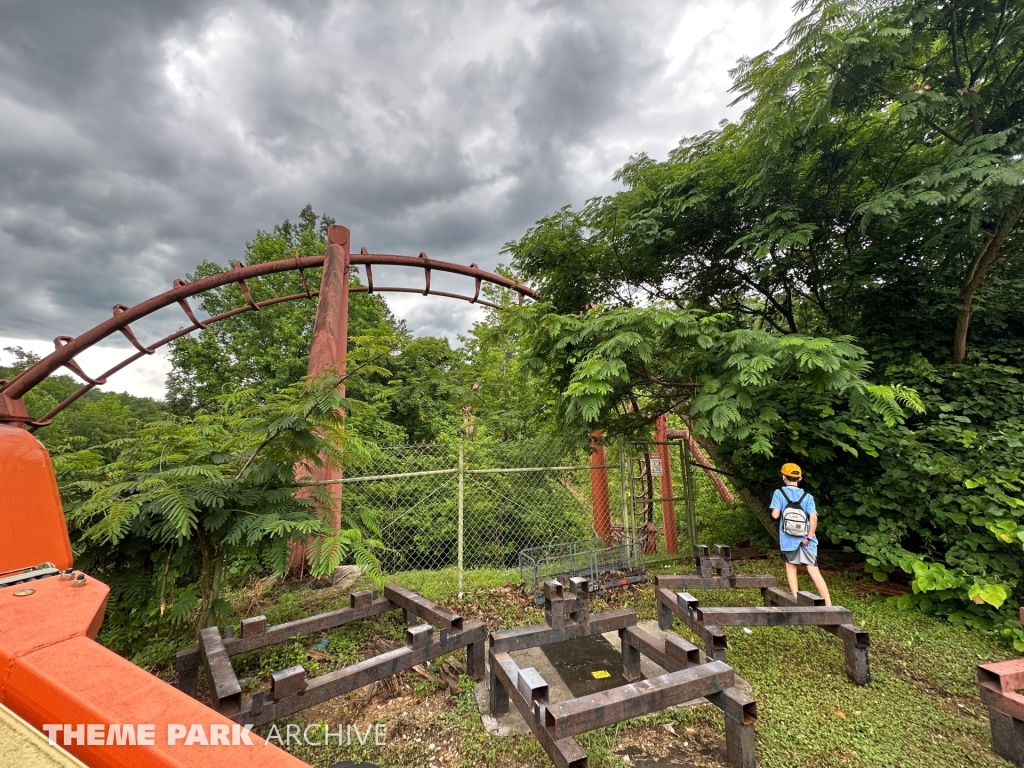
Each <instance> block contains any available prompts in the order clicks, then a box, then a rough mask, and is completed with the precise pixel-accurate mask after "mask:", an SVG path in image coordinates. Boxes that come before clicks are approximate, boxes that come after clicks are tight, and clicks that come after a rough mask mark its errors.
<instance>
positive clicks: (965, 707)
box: [234, 560, 1014, 768]
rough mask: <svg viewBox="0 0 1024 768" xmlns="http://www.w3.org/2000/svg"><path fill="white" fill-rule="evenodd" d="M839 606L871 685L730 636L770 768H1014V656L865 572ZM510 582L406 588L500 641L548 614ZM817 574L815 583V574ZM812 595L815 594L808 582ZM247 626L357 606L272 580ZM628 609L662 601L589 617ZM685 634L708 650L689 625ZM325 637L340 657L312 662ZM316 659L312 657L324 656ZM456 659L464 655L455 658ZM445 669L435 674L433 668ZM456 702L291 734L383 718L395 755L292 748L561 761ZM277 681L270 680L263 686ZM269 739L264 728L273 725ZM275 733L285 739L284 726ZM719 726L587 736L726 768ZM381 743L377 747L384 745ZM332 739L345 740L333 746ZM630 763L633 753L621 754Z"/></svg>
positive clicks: (382, 624)
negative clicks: (996, 673) (1009, 730)
mask: <svg viewBox="0 0 1024 768" xmlns="http://www.w3.org/2000/svg"><path fill="white" fill-rule="evenodd" d="M656 568H657V569H658V572H661V573H672V572H681V571H684V570H690V568H689V567H688V566H687V565H680V564H658V565H657V566H656ZM737 570H739V571H742V572H751V573H763V572H770V573H774V574H775V575H776V576H777V577H779V581H780V583H784V579H783V573H782V564H781V560H760V561H751V562H748V563H744V564H742V565H741V566H740V567H739V568H738V569H737ZM826 576H827V578H828V580H829V582H830V587H831V589H832V595H833V600H834V602H835V603H836V604H840V605H845V606H847V607H848V608H850V609H851V610H852V611H853V615H854V620H855V622H856V623H858V624H859V625H860V626H862V627H864V628H865V629H867V630H868V631H869V632H870V633H871V642H872V646H871V652H870V656H871V672H872V682H871V684H870V685H868V686H865V687H858V686H855V685H853V684H852V683H850V682H849V681H848V680H847V678H846V676H845V673H844V671H843V655H842V644H841V642H840V641H839V640H838V639H837V638H835V637H834V636H832V635H829V634H827V633H825V632H823V631H821V630H818V629H816V628H813V627H806V628H804V627H800V628H788V627H780V628H762V629H754V630H753V631H752V634H747V633H746V632H744V631H743V629H742V628H728V629H726V632H727V634H728V637H729V655H728V661H729V663H730V664H732V665H733V666H734V667H735V669H736V671H737V673H738V674H740V675H742V676H743V677H745V678H746V679H748V680H749V681H750V682H751V683H752V684H753V686H754V697H755V699H756V700H757V703H758V713H759V719H758V724H757V753H758V757H759V759H760V760H761V763H762V765H763V766H765V768H776V767H778V768H782V767H783V766H785V767H786V768H789V767H790V766H821V767H825V766H829V767H831V766H837V767H838V766H843V767H844V768H845V767H847V766H864V767H865V768H866V767H867V766H887V767H888V766H907V767H908V768H909V767H910V766H915V767H916V766H936V767H948V768H961V767H966V766H1007V765H1008V763H1005V762H1004V761H1002V760H1001V759H999V758H998V757H997V756H996V755H995V754H994V753H993V752H992V749H991V741H990V737H989V732H988V720H987V717H986V713H985V710H984V707H982V706H981V703H980V701H979V700H978V697H977V687H976V684H975V677H974V674H975V673H974V669H975V666H976V665H977V664H978V663H981V662H985V661H994V660H999V659H1004V658H1010V657H1013V656H1014V654H1013V652H1012V651H1011V650H1009V649H1008V648H1006V647H1005V646H1003V645H1001V644H999V643H998V642H997V641H996V640H995V639H993V638H991V637H988V636H986V635H983V634H981V633H977V632H972V631H969V630H965V629H962V628H957V627H954V626H952V625H949V624H946V623H944V622H940V621H936V620H933V619H930V618H928V617H926V616H923V615H921V614H918V613H913V612H904V611H901V610H899V609H897V608H896V607H895V606H894V605H893V604H892V603H891V602H889V601H888V600H887V599H886V598H884V597H881V596H879V595H875V594H871V593H870V590H871V588H872V585H873V582H870V580H869V581H858V580H857V578H856V576H854V575H846V574H835V573H834V574H826ZM509 577H510V574H509V573H508V572H499V571H474V572H470V573H467V575H466V582H465V587H464V590H465V591H464V594H463V597H462V598H461V599H460V598H459V596H458V587H457V583H456V579H455V574H454V573H452V572H444V571H442V572H430V573H407V574H400V575H398V576H397V577H395V580H396V581H398V582H399V583H401V584H403V585H404V586H406V587H409V588H412V589H416V590H419V591H420V592H421V593H422V594H423V595H424V596H426V597H428V598H430V599H433V600H437V601H438V602H441V603H443V604H444V605H446V606H447V607H449V608H450V609H452V610H455V611H459V612H461V613H462V614H463V615H464V616H466V617H467V619H482V620H485V621H487V623H488V625H489V628H490V629H492V630H493V629H500V628H505V627H510V626H517V625H523V624H530V623H537V622H539V621H541V620H542V618H541V613H540V612H539V611H538V610H537V609H536V608H535V607H534V606H533V605H532V602H530V601H529V600H527V599H526V597H525V596H524V595H523V593H522V591H521V590H520V589H519V588H517V587H514V586H512V585H511V584H509V583H508V582H509V581H510V578H509ZM804 578H805V577H804ZM804 586H805V588H807V589H811V588H812V587H811V585H810V584H809V582H807V583H806V584H805V585H804ZM696 596H697V597H698V598H699V599H700V600H701V602H702V603H704V604H706V605H731V604H747V605H757V604H759V597H760V596H759V594H758V592H757V591H756V590H753V591H746V590H744V591H725V590H720V591H707V592H698V593H696ZM234 602H235V603H236V605H237V606H238V609H239V616H244V615H254V614H257V613H265V614H266V615H267V616H268V618H269V619H270V621H271V623H277V622H280V621H286V620H289V619H293V618H297V617H300V616H303V615H308V614H310V613H315V612H319V611H323V610H329V609H331V608H334V607H340V606H342V605H344V604H346V603H347V597H346V596H345V595H342V594H340V593H336V592H335V590H333V589H327V590H316V591H314V590H309V589H304V588H296V587H286V588H282V587H280V586H271V585H270V583H269V582H268V583H266V584H264V585H262V586H256V587H254V588H252V589H250V590H247V591H246V592H243V593H239V594H237V595H235V599H234ZM626 606H628V607H632V608H634V609H635V610H636V611H637V613H638V614H639V616H640V618H641V620H643V619H653V618H655V616H656V611H655V608H656V604H655V600H654V594H653V590H652V588H651V587H650V586H647V585H638V586H636V587H625V588H622V589H621V590H618V591H617V592H615V593H614V594H611V595H609V599H608V602H605V601H604V600H601V599H596V600H595V604H594V605H593V606H592V608H591V610H592V611H598V610H603V609H607V608H608V607H626ZM676 631H677V632H679V633H680V634H681V635H683V636H686V637H689V639H690V640H691V641H694V642H696V641H697V638H695V637H693V636H692V635H690V634H689V631H688V630H687V629H686V628H685V627H684V626H683V625H682V624H681V623H679V622H678V621H677V622H676ZM403 632H404V625H402V624H401V623H400V614H398V613H392V614H388V615H387V616H384V617H381V618H380V619H378V620H375V621H367V622H357V623H356V624H353V625H350V626H348V627H343V628H340V629H338V630H334V631H332V632H329V633H326V634H323V635H318V636H313V637H308V638H303V639H302V640H300V641H297V642H296V643H294V644H292V645H289V646H283V647H278V648H276V649H266V650H265V651H262V652H255V653H252V654H248V655H246V656H242V657H237V658H236V659H235V662H236V664H235V666H236V670H237V671H238V673H239V676H240V677H242V676H250V675H251V676H253V677H254V681H253V683H252V684H251V685H252V686H253V687H255V686H257V685H259V684H261V681H265V680H266V678H267V676H268V675H269V674H270V672H273V671H276V670H278V669H282V668H284V667H287V666H290V665H291V664H297V663H300V664H303V665H304V666H305V667H306V669H307V670H308V672H309V674H310V675H317V674H323V673H324V672H327V671H329V670H331V669H333V668H336V667H338V666H342V665H344V664H351V663H352V662H354V661H357V660H358V659H361V658H364V657H365V656H368V655H372V654H374V653H377V652H379V651H377V650H374V649H373V641H374V639H375V638H378V637H381V638H388V639H391V640H394V641H401V639H402V637H403ZM324 640H326V641H327V642H326V648H321V650H320V654H321V655H322V654H323V653H326V654H327V655H328V656H330V660H329V661H328V660H325V659H323V658H313V657H310V656H307V650H308V649H311V648H313V646H314V644H316V643H320V644H321V645H323V641H324ZM314 655H315V653H314ZM456 655H458V654H456ZM437 666H438V664H437V663H434V664H432V665H431V667H430V668H431V669H433V670H436V669H437ZM462 683H463V688H464V690H465V691H466V692H465V693H463V694H462V695H459V696H453V695H452V694H451V693H450V692H448V691H447V690H443V691H442V690H439V689H438V688H437V686H436V685H435V684H434V683H432V682H430V681H429V680H426V679H424V678H422V677H420V676H418V675H416V674H414V673H411V672H408V673H404V674H403V675H400V676H399V677H398V678H397V679H395V680H394V681H393V682H391V683H389V684H388V685H387V686H383V685H382V686H377V687H375V688H372V689H364V690H361V691H357V692H355V693H353V694H350V695H349V696H347V697H342V698H340V699H338V700H334V701H332V702H330V703H328V704H324V705H320V706H319V707H315V708H312V709H310V710H306V711H305V712H304V713H302V717H299V718H296V719H295V720H294V721H292V722H294V723H298V724H300V725H302V726H305V725H306V724H309V723H316V722H328V723H330V724H332V725H335V727H336V724H337V723H345V724H350V723H351V724H355V725H356V726H358V727H359V728H360V732H362V733H365V732H366V729H367V727H369V726H372V725H373V724H375V723H377V722H382V723H384V724H385V726H386V735H385V736H384V739H383V741H384V745H383V746H374V745H372V744H370V743H367V744H366V745H365V746H359V744H358V740H357V739H356V738H355V737H354V736H353V738H352V743H351V744H348V745H343V746H338V745H337V744H332V746H330V747H307V746H301V747H300V746H297V745H295V744H292V745H291V746H289V747H288V748H289V749H290V751H292V752H294V753H295V754H296V755H297V756H299V757H301V758H302V759H304V760H306V761H307V762H309V763H310V764H312V765H314V766H325V767H326V766H329V765H331V764H332V763H333V762H335V761H338V760H342V759H351V760H356V761H357V762H358V761H359V760H370V761H372V762H374V763H376V764H378V765H380V766H382V768H391V767H392V766H396V767H397V766H467V767H468V766H499V765H500V766H512V765H515V766H545V765H549V763H548V762H547V759H546V757H545V755H544V754H543V752H542V750H541V749H540V747H539V746H538V745H537V743H536V741H535V740H534V739H533V738H532V737H530V736H511V737H502V738H497V737H491V736H488V735H487V734H486V732H485V731H484V729H483V727H482V725H481V722H480V716H479V714H478V712H477V709H476V702H475V700H474V699H473V697H472V695H471V693H469V691H471V689H472V685H471V681H469V680H468V679H467V678H463V680H462ZM263 684H265V682H264V683H263ZM261 730H262V732H263V733H264V734H265V735H266V734H267V733H268V729H261ZM279 732H280V733H281V734H285V729H284V727H283V724H282V726H280V730H279ZM722 734H723V727H722V718H721V715H720V714H719V712H718V711H717V710H716V709H714V708H712V707H701V708H698V709H693V710H683V711H672V712H667V713H662V714H659V715H656V716H652V717H648V718H643V719H641V720H637V721H631V722H630V723H629V724H628V725H627V724H620V725H619V726H616V727H613V728H606V729H603V730H601V731H596V732H593V733H590V734H586V735H584V736H582V737H580V738H579V741H580V744H581V745H582V746H583V748H584V749H585V750H586V751H587V753H588V755H589V756H590V764H591V765H592V766H595V768H603V767H604V766H620V765H626V764H629V763H627V762H626V759H630V758H631V759H632V762H633V763H634V764H635V763H636V762H637V760H638V759H641V760H642V756H643V755H647V756H649V757H659V756H664V755H674V758H673V759H675V760H677V761H678V762H677V763H673V764H677V765H684V766H685V765H689V766H704V765H718V764H719V762H718V760H719V755H718V749H719V747H720V743H721V740H722ZM372 740H373V739H372V737H371V739H370V741H371V742H372ZM335 741H336V740H335ZM624 756H625V757H624Z"/></svg>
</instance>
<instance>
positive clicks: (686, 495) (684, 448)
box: [679, 440, 697, 555]
mask: <svg viewBox="0 0 1024 768" xmlns="http://www.w3.org/2000/svg"><path fill="white" fill-rule="evenodd" d="M679 461H680V463H681V464H682V467H681V469H682V470H683V472H682V475H683V499H684V503H685V505H686V528H687V533H688V534H689V538H690V554H691V555H692V554H693V553H694V551H695V550H694V548H695V547H696V546H697V510H696V503H695V499H694V494H693V491H694V488H693V460H692V459H691V458H690V443H689V441H688V440H680V441H679Z"/></svg>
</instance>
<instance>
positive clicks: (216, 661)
mask: <svg viewBox="0 0 1024 768" xmlns="http://www.w3.org/2000/svg"><path fill="white" fill-rule="evenodd" d="M199 652H200V654H201V655H202V659H203V666H204V667H206V673H207V675H208V676H209V678H210V690H211V691H212V692H213V705H214V708H215V709H216V710H217V711H218V712H220V713H221V714H222V715H227V716H228V717H231V716H232V715H236V714H238V712H239V711H240V710H241V708H242V686H241V685H239V683H238V677H237V676H236V675H235V670H234V668H233V667H232V666H231V659H230V658H229V657H228V653H227V651H226V650H224V640H223V638H222V637H221V636H220V630H219V629H217V628H216V627H207V628H206V629H204V630H202V631H201V632H200V633H199Z"/></svg>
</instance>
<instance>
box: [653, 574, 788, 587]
mask: <svg viewBox="0 0 1024 768" xmlns="http://www.w3.org/2000/svg"><path fill="white" fill-rule="evenodd" d="M654 586H655V588H657V587H664V588H665V589H670V590H673V591H674V590H680V589H684V590H687V591H689V590H691V589H768V588H770V587H777V586H778V581H777V580H776V578H775V577H774V576H771V575H767V574H763V575H757V576H743V575H740V574H736V575H733V576H711V577H710V578H702V577H701V576H699V575H697V574H681V575H667V576H655V577H654Z"/></svg>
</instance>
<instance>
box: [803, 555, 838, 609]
mask: <svg viewBox="0 0 1024 768" xmlns="http://www.w3.org/2000/svg"><path fill="white" fill-rule="evenodd" d="M807 575H808V576H810V577H811V581H813V582H814V586H815V587H816V588H817V590H818V594H819V595H821V596H822V597H824V598H825V605H832V597H831V596H830V595H829V593H828V585H827V584H826V583H825V579H823V578H822V576H821V571H819V570H818V566H816V565H808V566H807Z"/></svg>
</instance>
